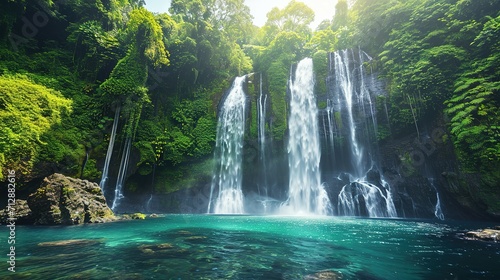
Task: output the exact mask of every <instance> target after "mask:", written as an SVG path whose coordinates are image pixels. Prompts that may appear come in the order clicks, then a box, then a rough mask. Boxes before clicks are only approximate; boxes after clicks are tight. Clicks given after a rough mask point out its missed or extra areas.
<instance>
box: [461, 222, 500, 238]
mask: <svg viewBox="0 0 500 280" xmlns="http://www.w3.org/2000/svg"><path fill="white" fill-rule="evenodd" d="M465 236H466V237H467V238H469V239H473V240H484V241H495V242H497V241H500V226H496V227H495V229H482V230H478V231H469V232H467V233H466V234H465Z"/></svg>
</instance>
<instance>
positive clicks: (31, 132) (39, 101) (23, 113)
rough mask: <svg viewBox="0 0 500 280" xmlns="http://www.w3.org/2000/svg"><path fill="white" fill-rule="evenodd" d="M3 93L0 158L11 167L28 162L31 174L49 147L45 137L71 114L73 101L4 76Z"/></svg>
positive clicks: (0, 84) (0, 86)
mask: <svg viewBox="0 0 500 280" xmlns="http://www.w3.org/2000/svg"><path fill="white" fill-rule="evenodd" d="M0 93H1V94H0V109H1V110H0V130H1V131H2V134H1V135H0V154H2V158H4V159H5V163H7V164H20V163H21V162H24V164H25V166H24V168H26V169H27V170H23V171H29V170H30V169H31V167H32V165H33V163H34V159H35V157H36V156H37V154H38V151H39V149H40V147H42V146H44V145H47V142H44V141H43V140H44V139H43V137H42V136H43V135H44V134H45V133H47V132H48V131H49V130H50V128H51V127H52V126H53V125H55V124H57V123H59V122H61V119H62V118H63V117H65V116H67V115H68V114H70V112H71V100H67V99H65V98H63V97H62V96H61V93H60V92H58V91H55V90H53V89H50V88H47V87H44V86H42V85H39V84H36V83H34V82H33V81H31V80H30V79H28V78H27V77H26V76H24V75H3V76H0ZM4 167H5V166H2V168H4Z"/></svg>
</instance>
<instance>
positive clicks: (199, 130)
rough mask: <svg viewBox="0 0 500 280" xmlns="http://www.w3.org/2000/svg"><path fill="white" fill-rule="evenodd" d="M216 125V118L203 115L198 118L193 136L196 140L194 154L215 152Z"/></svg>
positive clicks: (198, 155) (201, 154) (203, 154)
mask: <svg viewBox="0 0 500 280" xmlns="http://www.w3.org/2000/svg"><path fill="white" fill-rule="evenodd" d="M216 127H217V124H216V123H215V119H214V118H207V117H201V118H199V119H198V123H197V124H196V127H195V128H194V129H193V138H194V140H195V149H194V156H196V157H200V156H205V155H210V154H211V153H212V152H213V147H214V143H215V137H216Z"/></svg>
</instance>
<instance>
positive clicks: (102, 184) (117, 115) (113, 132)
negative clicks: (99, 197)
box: [99, 107, 120, 193]
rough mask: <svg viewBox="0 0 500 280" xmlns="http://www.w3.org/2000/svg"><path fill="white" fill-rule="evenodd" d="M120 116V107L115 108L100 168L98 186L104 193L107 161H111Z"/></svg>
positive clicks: (106, 178)
mask: <svg viewBox="0 0 500 280" xmlns="http://www.w3.org/2000/svg"><path fill="white" fill-rule="evenodd" d="M119 118H120V107H118V108H116V111H115V119H114V120H113V128H112V129H111V136H110V137H109V144H108V151H107V153H106V160H105V161H104V169H103V170H102V178H101V182H100V183H99V186H100V187H101V190H102V192H103V193H104V190H105V187H106V182H107V181H108V171H109V163H110V162H111V155H112V154H113V147H114V145H115V138H116V129H117V127H118V119H119Z"/></svg>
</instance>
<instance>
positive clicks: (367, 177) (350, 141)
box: [325, 50, 397, 217]
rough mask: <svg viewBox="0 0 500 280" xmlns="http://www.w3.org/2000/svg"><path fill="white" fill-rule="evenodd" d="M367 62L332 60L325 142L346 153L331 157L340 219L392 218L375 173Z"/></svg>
mask: <svg viewBox="0 0 500 280" xmlns="http://www.w3.org/2000/svg"><path fill="white" fill-rule="evenodd" d="M369 60H371V57H369V56H368V55H367V54H366V53H364V52H363V51H361V50H359V51H353V50H344V51H337V52H335V53H332V54H331V55H330V83H331V84H330V88H331V89H333V90H332V92H331V93H330V94H329V97H328V101H327V104H328V106H327V109H326V110H327V117H328V125H329V128H328V131H329V133H327V134H328V139H327V140H326V141H325V142H328V143H332V142H334V141H332V137H334V136H337V137H338V138H339V139H342V140H341V141H343V143H344V145H343V147H345V148H344V150H346V151H347V152H344V154H343V155H341V156H340V155H339V156H338V157H337V155H336V154H335V155H333V156H334V157H335V159H334V161H336V162H342V163H343V164H337V169H338V178H339V180H340V181H342V182H344V185H343V187H342V188H341V190H340V192H339V194H338V205H337V206H338V214H339V215H346V216H369V217H396V216H397V212H396V208H395V205H394V202H393V200H392V195H391V189H390V185H389V184H388V182H387V181H386V180H385V179H384V176H383V174H382V173H381V172H380V170H378V167H377V150H378V149H377V148H376V147H375V146H376V135H377V120H376V116H375V112H376V110H375V107H374V102H373V101H372V96H371V94H370V92H369V91H368V88H367V85H366V83H367V81H366V80H365V79H366V77H365V76H366V69H364V63H365V62H367V61H369ZM335 116H337V119H334V118H335ZM338 124H340V125H338ZM333 146H335V144H333ZM333 146H332V149H334V147H333ZM374 178H375V179H374Z"/></svg>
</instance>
